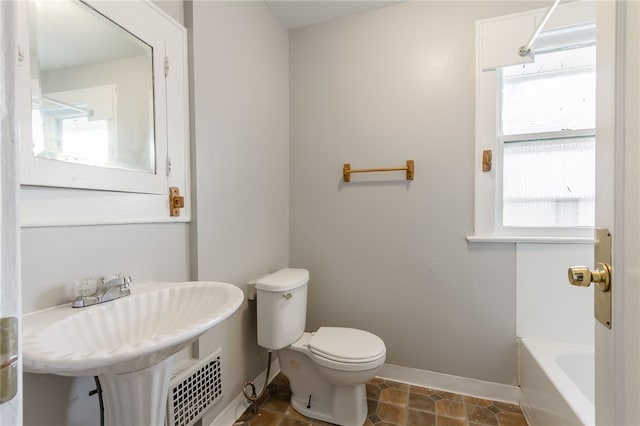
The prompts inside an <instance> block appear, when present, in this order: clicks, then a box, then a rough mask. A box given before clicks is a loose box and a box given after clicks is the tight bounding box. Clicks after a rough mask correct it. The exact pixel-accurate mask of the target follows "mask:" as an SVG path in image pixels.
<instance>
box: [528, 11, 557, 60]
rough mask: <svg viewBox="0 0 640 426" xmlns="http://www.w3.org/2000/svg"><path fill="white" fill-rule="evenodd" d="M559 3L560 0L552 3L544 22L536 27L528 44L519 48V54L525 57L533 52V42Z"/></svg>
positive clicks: (543, 19)
mask: <svg viewBox="0 0 640 426" xmlns="http://www.w3.org/2000/svg"><path fill="white" fill-rule="evenodd" d="M558 3H560V0H555V1H554V2H553V5H551V7H550V8H549V10H548V11H547V13H546V15H544V18H542V22H540V25H538V28H536V31H535V32H534V33H533V35H532V36H531V38H530V39H529V42H527V44H525V45H524V46H522V47H521V48H520V49H519V50H518V54H519V55H520V56H522V57H525V56H527V55H528V54H529V53H531V46H533V43H534V42H535V41H536V39H537V38H538V35H540V31H542V28H544V26H545V25H546V23H547V21H548V20H549V18H550V17H551V14H552V13H553V11H554V10H556V7H558Z"/></svg>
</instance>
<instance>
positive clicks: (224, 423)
mask: <svg viewBox="0 0 640 426" xmlns="http://www.w3.org/2000/svg"><path fill="white" fill-rule="evenodd" d="M278 373H280V363H279V362H278V359H277V358H276V359H275V360H274V361H273V362H272V363H271V373H270V374H269V376H270V377H269V382H271V380H273V379H274V378H275V376H277V375H278ZM266 374H267V371H266V370H264V371H262V372H261V373H260V374H259V375H258V377H256V379H255V380H254V382H256V383H264V377H265V375H266ZM378 377H380V378H382V379H388V380H393V381H395V382H402V383H407V384H411V385H416V386H422V387H426V388H431V389H437V390H443V391H447V392H454V393H458V394H462V395H469V396H474V397H476V398H482V399H490V400H493V401H504V402H509V403H512V404H520V406H521V407H522V410H523V412H524V413H525V416H526V417H527V419H528V418H529V416H527V414H528V413H527V411H528V410H527V408H528V405H527V404H526V401H525V399H524V395H523V394H522V392H521V391H520V388H519V387H518V386H511V385H504V384H501V383H494V382H486V381H483V380H477V379H470V378H467V377H459V376H452V375H449V374H443V373H435V372H433V371H427V370H418V369H416V368H408V367H400V366H398V365H393V364H384V366H383V367H382V370H380V372H379V373H378ZM248 407H249V403H248V402H247V399H246V398H245V397H244V395H243V394H242V392H240V394H239V395H238V396H237V397H236V398H235V399H234V400H233V401H231V403H230V404H229V405H228V406H227V407H226V408H225V409H224V410H223V411H222V412H221V413H220V414H219V415H218V417H216V418H215V420H214V421H213V423H211V425H210V426H232V425H233V423H234V422H235V421H236V420H237V419H238V418H239V417H240V416H241V415H242V413H244V411H245V410H246V409H247V408H248ZM529 414H530V413H529Z"/></svg>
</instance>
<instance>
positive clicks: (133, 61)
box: [30, 0, 156, 173]
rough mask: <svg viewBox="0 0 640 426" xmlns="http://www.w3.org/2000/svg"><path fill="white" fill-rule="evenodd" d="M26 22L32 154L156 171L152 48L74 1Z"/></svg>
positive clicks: (34, 8)
mask: <svg viewBox="0 0 640 426" xmlns="http://www.w3.org/2000/svg"><path fill="white" fill-rule="evenodd" d="M30 19H31V21H32V26H31V27H32V28H34V29H35V30H34V31H33V32H32V37H31V46H30V47H31V63H32V67H31V69H32V71H31V81H32V119H33V120H32V122H33V149H34V155H35V156H37V157H39V158H47V159H52V160H58V161H66V162H72V163H78V164H86V165H91V166H99V167H109V168H117V169H124V170H135V171H140V172H147V173H155V171H156V164H155V163H156V161H155V149H154V113H153V75H152V49H151V47H150V46H149V45H147V44H146V43H144V42H142V41H141V40H139V39H138V38H136V37H135V36H133V35H132V34H130V33H129V32H127V31H126V30H124V29H123V28H121V27H120V26H118V25H116V24H115V23H113V22H112V21H110V20H108V19H107V18H105V17H104V16H102V15H100V14H99V13H97V12H96V11H95V10H93V9H92V8H90V7H89V6H87V5H85V4H84V3H82V2H80V1H77V0H63V1H42V0H36V1H34V2H32V3H30Z"/></svg>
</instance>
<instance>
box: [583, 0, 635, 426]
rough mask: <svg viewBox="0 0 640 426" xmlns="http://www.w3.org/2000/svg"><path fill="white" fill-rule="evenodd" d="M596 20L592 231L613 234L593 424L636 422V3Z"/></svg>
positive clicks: (609, 8)
mask: <svg viewBox="0 0 640 426" xmlns="http://www.w3.org/2000/svg"><path fill="white" fill-rule="evenodd" d="M597 16H598V30H597V31H598V33H597V45H598V52H597V55H598V56H597V107H596V110H597V111H596V126H597V131H596V140H597V143H596V145H597V147H596V156H597V160H596V164H597V165H596V200H597V201H596V226H597V227H598V228H608V229H609V230H611V233H612V236H613V238H612V255H613V258H612V260H613V262H612V266H613V279H612V285H611V289H612V297H613V300H612V323H611V326H612V327H611V329H609V328H607V327H606V326H604V325H602V324H601V323H599V322H597V321H596V326H595V345H596V424H597V425H611V426H613V425H616V426H617V425H638V424H640V409H639V407H638V405H639V404H638V401H639V400H640V358H639V355H638V352H639V340H640V335H639V334H638V328H639V325H640V315H639V314H638V311H639V310H640V292H639V290H638V287H639V284H640V281H639V273H638V271H640V249H639V247H640V245H639V241H640V208H639V200H640V173H639V172H638V169H639V168H640V149H639V147H638V144H639V140H640V138H639V136H640V131H639V128H638V122H639V121H640V113H639V108H638V105H639V102H640V101H639V100H640V90H639V84H638V80H639V79H640V67H639V65H638V57H639V56H640V48H639V45H640V43H639V41H640V32H639V26H640V4H639V3H638V2H635V1H629V2H626V1H620V0H618V1H615V2H598V15H597ZM594 266H595V265H594ZM594 291H598V290H597V289H596V290H594Z"/></svg>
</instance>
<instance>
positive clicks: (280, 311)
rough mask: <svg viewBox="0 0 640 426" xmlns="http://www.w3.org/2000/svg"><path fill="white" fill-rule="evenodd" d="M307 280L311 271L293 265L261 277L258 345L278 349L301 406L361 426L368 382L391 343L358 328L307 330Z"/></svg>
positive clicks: (323, 417) (328, 419)
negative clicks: (388, 344)
mask: <svg viewBox="0 0 640 426" xmlns="http://www.w3.org/2000/svg"><path fill="white" fill-rule="evenodd" d="M308 283H309V271H307V270H306V269H291V268H287V269H281V270H280V271H278V272H275V273H273V274H270V275H267V276H265V277H263V278H260V279H259V280H258V281H257V282H256V299H257V305H258V345H259V346H262V347H264V348H266V349H269V350H272V351H277V352H278V358H279V360H280V369H281V371H282V373H283V374H284V375H285V376H287V378H288V379H289V383H290V385H291V406H292V407H293V408H294V409H295V410H296V411H298V412H299V413H301V414H303V415H305V416H307V417H311V418H314V419H318V420H322V421H325V422H329V423H334V424H338V425H346V426H360V425H362V424H363V423H364V422H365V420H366V417H367V396H366V390H365V383H366V382H368V381H369V380H371V379H372V378H373V377H374V376H375V375H376V373H377V372H378V371H380V369H381V368H382V365H383V364H384V361H385V359H386V347H385V345H384V342H383V341H382V339H380V338H379V337H378V336H376V335H374V334H372V333H369V332H367V331H363V330H358V329H355V328H344V327H320V328H319V329H318V330H317V331H316V332H313V333H308V332H305V331H304V330H305V326H306V318H307V285H308Z"/></svg>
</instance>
